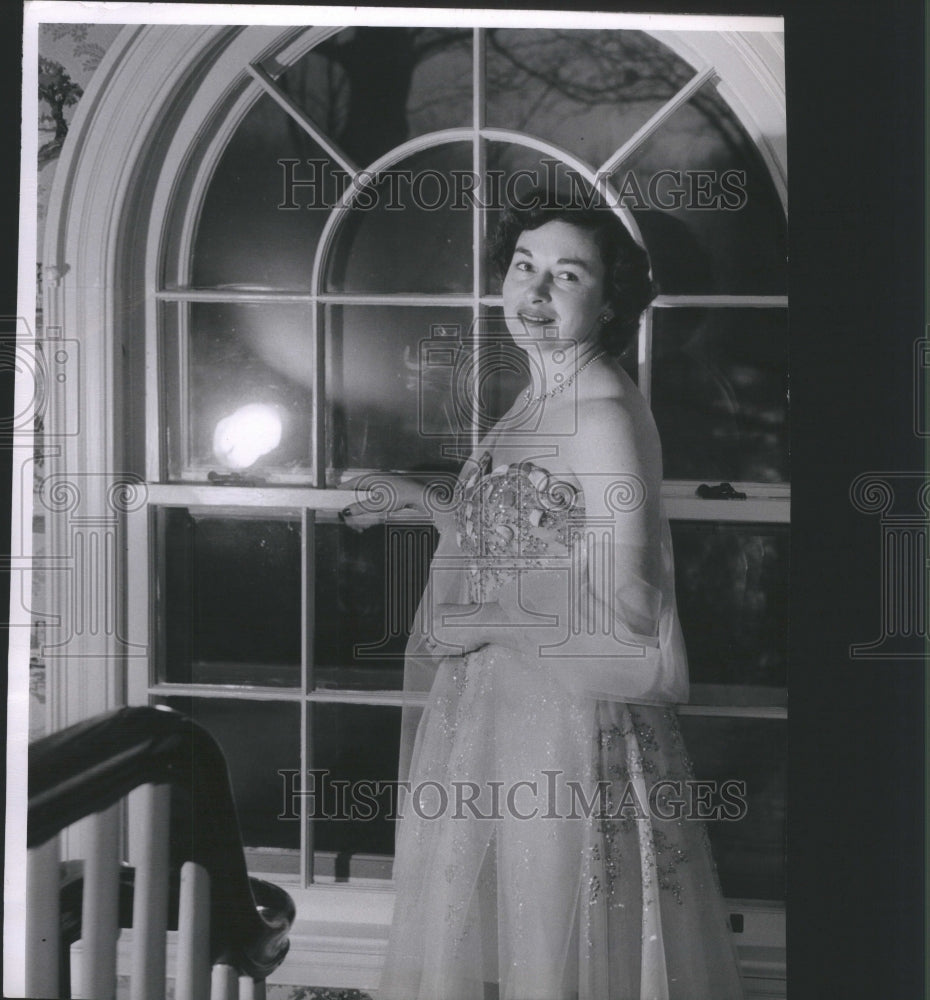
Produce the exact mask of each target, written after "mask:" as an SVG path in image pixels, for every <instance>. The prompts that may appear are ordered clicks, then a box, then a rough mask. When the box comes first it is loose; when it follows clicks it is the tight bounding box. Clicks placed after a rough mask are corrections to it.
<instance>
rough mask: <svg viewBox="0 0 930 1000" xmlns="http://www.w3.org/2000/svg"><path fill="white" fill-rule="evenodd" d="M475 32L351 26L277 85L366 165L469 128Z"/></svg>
mask: <svg viewBox="0 0 930 1000" xmlns="http://www.w3.org/2000/svg"><path fill="white" fill-rule="evenodd" d="M471 37H472V32H471V29H468V28H465V29H461V28H441V29H440V28H377V27H361V26H360V27H355V28H347V29H346V30H345V31H341V32H339V33H338V34H337V35H334V36H332V37H331V38H328V39H326V40H325V41H324V42H322V43H321V44H320V45H317V46H316V47H314V48H313V49H311V51H310V52H308V53H307V54H306V55H305V56H303V57H302V58H301V59H299V60H298V61H297V62H296V63H294V65H293V66H291V67H290V68H289V69H288V70H286V71H285V72H284V73H283V74H282V75H281V76H280V77H279V79H278V84H279V86H281V88H282V89H283V90H284V91H285V92H286V93H288V94H289V95H290V96H291V97H293V98H294V100H295V101H296V102H297V104H298V105H299V106H300V107H302V108H303V109H304V110H305V111H306V112H307V113H308V114H309V115H310V117H311V118H312V119H313V120H314V122H315V123H316V124H317V125H318V126H319V127H320V128H321V129H322V130H323V131H324V132H325V133H326V135H327V137H328V138H330V139H331V140H332V141H333V142H335V143H336V145H337V146H338V147H339V148H340V149H341V150H342V151H343V152H344V153H345V154H346V155H347V156H348V157H349V158H350V159H351V160H353V161H354V162H355V164H356V165H357V166H358V167H366V166H368V165H369V164H371V163H373V162H374V161H375V160H376V159H378V157H380V156H382V155H383V154H384V153H386V152H388V151H389V150H391V149H393V148H394V147H395V146H399V145H400V144H401V143H403V142H406V141H407V140H408V139H412V138H414V137H415V136H418V135H423V134H424V133H426V132H432V131H435V130H437V129H442V128H453V127H455V126H457V125H468V124H469V123H470V122H471V115H472V110H471Z"/></svg>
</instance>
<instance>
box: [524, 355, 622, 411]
mask: <svg viewBox="0 0 930 1000" xmlns="http://www.w3.org/2000/svg"><path fill="white" fill-rule="evenodd" d="M606 353H607V352H606V351H601V352H600V353H599V354H595V355H594V357H593V358H588V360H587V361H586V362H585V363H584V364H583V365H582V366H581V367H580V368H576V369H575V370H574V371H573V372H572V373H571V375H569V376H568V378H566V379H564V380H563V379H562V376H561V375H559V374H557V375H556V376H555V378H556V382H557V383H558V384H557V385H555V386H553V387H552V388H551V389H547V390H546V391H545V392H541V393H540V394H539V395H538V396H532V395H530V390H529V389H526V390H525V391H524V393H523V398H524V399H525V400H526V401H527V402H528V403H541V402H542V401H543V400H544V399H549V398H550V397H552V396H557V395H558V394H559V393H560V392H564V391H565V390H566V389H567V388H568V387H569V386H570V385H571V384H572V382H574V381H575V379H576V378H578V376H579V375H580V374H581V373H582V372H583V371H584V370H585V368H587V367H588V365H593V364H594V362H595V361H597V360H598V359H600V358H602V357H604V355H605V354H606Z"/></svg>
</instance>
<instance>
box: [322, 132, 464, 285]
mask: <svg viewBox="0 0 930 1000" xmlns="http://www.w3.org/2000/svg"><path fill="white" fill-rule="evenodd" d="M471 156H472V154H471V146H470V145H469V144H468V143H465V142H456V143H451V144H447V145H444V146H436V147H433V148H432V149H428V150H425V151H424V152H422V153H418V154H417V155H415V156H411V157H408V158H407V159H406V160H403V161H402V162H401V163H399V164H397V166H395V167H393V168H391V170H390V171H388V172H387V173H386V174H385V175H383V176H382V177H381V179H379V180H378V181H377V182H375V183H373V184H372V185H370V186H369V187H368V188H366V189H365V191H364V192H363V193H362V194H361V195H359V197H358V200H357V202H356V207H353V208H352V209H351V210H350V211H348V212H347V213H345V218H344V219H343V220H341V229H340V230H339V235H338V237H337V239H336V242H335V244H334V247H333V252H332V254H331V256H330V263H329V268H328V269H327V272H326V290H327V291H331V292H431V293H436V292H471V290H472V283H473V282H472V273H473V264H472V210H471V202H470V200H469V199H468V198H467V197H466V196H464V195H462V196H461V197H460V191H461V189H462V188H463V186H464V182H462V181H461V180H459V179H457V177H458V178H462V177H467V175H470V174H471V173H472V169H471ZM453 171H455V172H456V173H455V174H454V173H453ZM456 174H457V177H456Z"/></svg>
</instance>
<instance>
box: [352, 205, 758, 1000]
mask: <svg viewBox="0 0 930 1000" xmlns="http://www.w3.org/2000/svg"><path fill="white" fill-rule="evenodd" d="M528 202H535V204H534V207H532V208H529V209H523V208H520V209H514V208H510V209H508V210H507V211H506V212H505V214H504V217H503V220H502V222H501V225H500V227H499V230H498V233H497V234H496V237H495V239H494V241H493V243H492V257H493V258H494V260H495V262H496V263H497V264H498V265H499V267H500V270H501V272H502V277H503V288H502V292H503V301H504V311H505V317H506V321H507V326H508V330H509V332H510V334H511V337H512V339H513V342H514V345H515V347H516V349H518V350H520V351H522V352H525V355H526V365H527V366H528V367H529V369H530V371H531V384H530V385H529V387H528V388H527V390H526V392H525V393H521V395H520V396H519V397H518V398H517V400H516V401H515V402H514V404H513V406H512V407H511V409H510V410H509V411H508V412H507V413H506V414H505V415H504V417H503V418H501V420H500V421H498V423H497V424H496V426H495V427H494V428H493V429H492V430H491V431H490V433H489V434H488V435H487V437H486V438H485V439H484V440H483V441H482V442H481V443H480V445H479V446H478V448H477V449H476V451H475V452H474V453H473V454H472V455H471V457H470V458H469V460H468V461H467V462H466V463H465V465H464V467H463V469H462V472H461V474H460V476H459V478H458V481H457V484H456V486H455V489H454V491H453V493H454V495H453V496H452V497H451V499H450V500H449V501H448V502H447V503H445V504H444V505H441V506H442V509H437V508H438V507H439V506H440V505H439V504H437V503H436V502H435V499H433V498H435V496H436V493H435V492H431V491H430V489H429V487H426V488H424V487H422V486H418V485H415V484H414V483H413V482H412V481H410V480H406V479H399V478H398V479H391V481H389V482H388V483H386V485H387V486H388V487H389V489H390V490H391V491H392V496H393V497H394V501H393V503H394V506H396V507H404V506H409V507H415V508H419V509H421V510H426V509H429V510H430V512H431V513H433V515H434V519H435V521H436V524H437V527H438V528H439V530H440V541H439V545H438V548H437V550H436V552H435V555H434V557H433V562H432V564H431V568H430V579H429V584H428V586H427V588H426V591H425V592H424V595H423V598H422V601H421V604H420V608H419V611H418V613H417V617H416V620H415V622H414V627H413V629H412V632H411V636H410V641H409V644H408V648H407V659H406V666H405V678H404V688H405V692H407V693H409V694H411V695H415V694H418V695H419V696H420V698H421V702H422V697H423V696H424V695H425V696H426V706H425V708H423V709H422V710H421V709H420V708H419V707H415V706H413V705H408V706H406V707H405V709H404V722H403V733H402V745H401V763H400V778H401V779H402V780H404V781H409V783H410V784H409V789H410V790H409V792H408V793H407V794H406V795H405V796H403V798H402V800H401V813H402V819H401V820H400V826H399V830H398V837H397V851H396V858H395V865H394V880H395V887H396V902H395V908H394V916H393V921H392V927H391V934H390V940H389V943H388V951H387V958H386V962H385V966H384V971H383V974H382V979H381V984H380V988H379V990H378V991H377V993H376V997H377V1000H488V998H496V1000H733V998H739V997H742V995H743V994H742V990H741V986H740V975H739V971H738V965H737V960H736V956H735V949H734V946H733V943H732V940H731V937H730V931H729V927H728V924H727V913H726V910H725V906H724V902H723V898H722V895H721V891H720V885H719V882H718V879H717V875H716V871H715V868H714V864H713V860H712V858H711V854H710V849H709V844H708V840H707V834H706V831H705V827H704V824H703V823H702V822H700V821H698V820H696V819H695V818H694V815H693V814H694V811H695V810H694V803H693V802H692V801H691V799H690V798H689V787H688V785H687V782H688V781H689V780H690V779H692V778H693V774H692V772H691V765H690V762H689V760H688V758H687V755H686V752H685V748H684V746H683V744H682V740H681V734H680V731H679V727H678V722H677V717H676V713H675V708H674V706H675V704H676V703H680V702H684V701H686V700H687V698H688V670H687V660H686V654H685V647H684V644H683V640H682V635H681V631H680V627H679V622H678V614H677V609H676V605H675V592H674V568H673V561H672V549H671V538H670V533H669V526H668V520H667V518H666V515H665V512H664V510H663V505H662V500H661V498H660V487H661V483H662V460H661V449H660V444H659V439H658V434H657V432H656V428H655V424H654V422H653V419H652V416H651V413H650V411H649V407H648V405H647V403H646V402H645V400H644V398H643V396H642V395H641V394H640V392H639V390H638V389H637V387H636V385H635V384H634V383H633V382H632V380H631V379H630V378H629V377H628V376H627V375H626V373H625V372H624V370H623V369H622V368H621V367H620V365H619V364H618V363H617V361H616V360H615V357H616V355H617V354H619V353H620V352H621V351H622V349H623V348H624V347H625V346H626V345H627V344H628V343H629V340H630V338H631V337H632V336H635V331H636V329H637V324H638V320H639V316H640V315H641V313H642V311H643V310H644V309H645V307H646V306H647V305H648V302H649V301H650V298H651V295H652V289H651V282H650V279H649V266H648V260H647V258H646V254H645V251H643V250H642V248H641V247H639V245H638V244H637V243H636V242H635V241H634V240H633V238H632V237H631V236H630V234H629V233H628V231H627V230H626V228H625V227H624V225H623V224H622V222H621V221H620V219H619V218H618V217H617V216H616V215H615V214H614V213H613V211H612V210H610V209H607V208H588V207H584V206H579V205H569V206H568V207H564V201H563V202H562V204H561V205H560V206H556V205H554V204H553V199H552V198H550V196H549V195H548V194H547V193H545V192H536V193H535V198H531V199H529V200H528V201H524V204H527V203H528ZM358 509H359V504H355V505H353V506H352V507H350V508H347V509H346V511H345V512H344V513H345V515H346V517H347V518H351V516H352V515H353V514H354V513H355V512H356V511H357V510H358ZM411 700H413V699H411ZM705 815H706V814H705Z"/></svg>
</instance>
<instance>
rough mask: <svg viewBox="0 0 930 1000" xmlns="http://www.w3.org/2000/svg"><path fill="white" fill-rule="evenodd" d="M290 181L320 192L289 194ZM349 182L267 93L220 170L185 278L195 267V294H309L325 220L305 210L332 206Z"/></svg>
mask: <svg viewBox="0 0 930 1000" xmlns="http://www.w3.org/2000/svg"><path fill="white" fill-rule="evenodd" d="M282 161H284V164H283V165H282ZM294 161H297V162H296V163H295V162H294ZM308 161H309V162H308ZM291 175H293V177H294V178H295V180H302V181H306V182H313V184H314V185H315V187H312V188H307V187H295V188H294V189H293V191H290V192H289V191H288V189H286V188H285V185H284V182H285V179H286V178H287V177H288V176H291ZM347 180H348V176H347V175H346V173H345V171H344V170H342V168H341V167H340V166H339V165H338V164H337V163H336V162H335V161H334V160H333V159H332V157H330V156H329V155H328V153H327V152H326V151H325V150H324V149H323V148H322V147H321V146H320V145H319V143H317V142H316V141H315V140H314V139H313V138H312V137H311V136H309V135H308V134H307V133H306V132H305V131H304V130H303V129H301V128H300V127H299V126H298V125H297V123H296V122H295V121H294V120H293V118H291V117H290V116H289V115H288V114H287V113H286V112H285V111H284V110H283V109H282V108H280V107H279V106H278V105H277V104H276V103H275V102H274V101H273V100H272V98H271V97H270V96H269V95H267V94H262V95H261V96H260V97H259V98H258V99H257V100H256V101H255V103H254V105H253V106H252V108H251V110H249V111H248V113H247V114H246V115H245V117H244V118H243V120H242V121H241V122H240V124H239V126H238V127H237V128H236V130H235V131H234V133H233V135H232V137H231V139H230V141H229V143H228V144H227V145H226V148H225V149H224V150H223V153H222V155H221V157H220V159H219V162H218V163H217V166H216V168H215V169H214V172H213V175H212V178H211V180H210V184H209V186H208V188H207V191H206V196H205V198H204V201H203V205H202V207H201V209H200V212H199V216H198V221H197V229H196V235H195V238H194V245H193V252H192V254H191V257H190V261H189V262H188V261H184V262H183V263H182V265H181V269H180V272H179V273H181V274H184V273H185V268H186V267H188V266H189V274H190V285H191V287H194V288H228V289H234V288H240V289H241V288H253V289H255V288H261V289H277V290H279V291H285V290H302V291H309V290H310V271H311V269H310V262H311V261H312V260H313V254H314V253H315V252H316V248H317V244H318V243H319V239H320V234H321V233H322V231H323V225H324V224H325V222H326V215H327V213H326V211H325V210H324V209H323V208H321V207H317V208H315V209H308V208H307V207H306V206H307V205H308V204H318V205H324V204H325V205H332V204H334V203H335V201H336V200H337V199H338V197H339V195H340V194H341V193H342V191H343V189H344V188H345V185H346V182H347ZM289 195H292V197H291V196H289ZM231 222H232V224H233V225H234V227H235V228H236V230H237V231H239V232H241V233H243V234H244V236H243V238H242V239H241V240H238V239H237V240H231V239H229V237H228V233H229V227H230V224H231ZM169 273H170V272H169Z"/></svg>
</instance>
